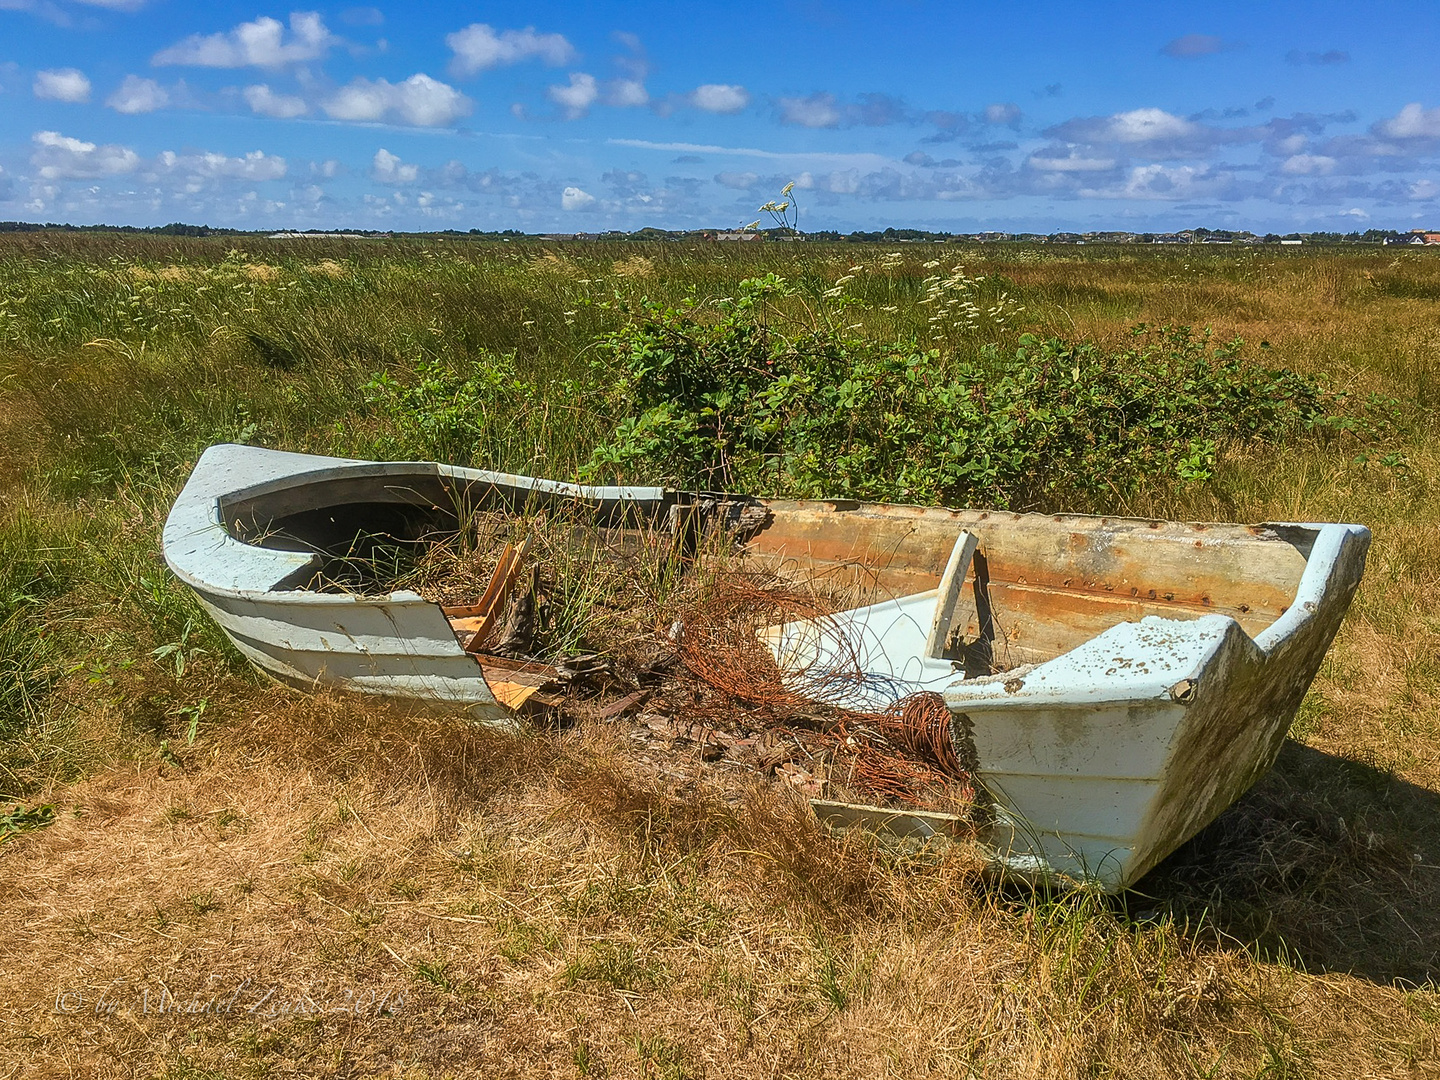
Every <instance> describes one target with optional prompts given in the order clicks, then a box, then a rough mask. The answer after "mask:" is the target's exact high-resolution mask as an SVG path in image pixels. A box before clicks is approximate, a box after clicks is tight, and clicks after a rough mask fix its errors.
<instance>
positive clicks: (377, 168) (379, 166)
mask: <svg viewBox="0 0 1440 1080" xmlns="http://www.w3.org/2000/svg"><path fill="white" fill-rule="evenodd" d="M419 177H420V166H418V165H406V164H405V163H404V162H402V161H401V160H400V158H399V156H398V155H396V154H392V153H390V151H389V150H386V149H385V148H384V147H383V146H382V147H381V148H380V149H379V150H376V151H375V159H374V161H372V162H371V164H370V178H371V179H372V180H375V181H377V182H379V183H381V184H413V183H414V182H415V181H416V180H417V179H419Z"/></svg>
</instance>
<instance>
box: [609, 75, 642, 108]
mask: <svg viewBox="0 0 1440 1080" xmlns="http://www.w3.org/2000/svg"><path fill="white" fill-rule="evenodd" d="M649 103H650V94H649V93H648V92H647V91H646V89H645V84H644V83H642V82H640V81H639V80H638V79H615V80H614V81H613V82H610V83H607V84H606V86H605V104H606V105H614V106H615V107H616V108H621V109H624V108H633V107H636V106H639V105H648V104H649Z"/></svg>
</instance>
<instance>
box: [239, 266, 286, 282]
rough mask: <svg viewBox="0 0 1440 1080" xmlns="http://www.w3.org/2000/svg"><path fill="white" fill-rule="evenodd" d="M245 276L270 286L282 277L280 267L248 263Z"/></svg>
mask: <svg viewBox="0 0 1440 1080" xmlns="http://www.w3.org/2000/svg"><path fill="white" fill-rule="evenodd" d="M244 274H245V276H246V277H247V278H249V279H250V280H251V281H254V282H258V283H260V284H265V285H268V284H269V283H270V282H272V281H275V280H277V279H278V278H279V277H280V267H278V266H275V265H273V264H271V263H246V264H245V269H244Z"/></svg>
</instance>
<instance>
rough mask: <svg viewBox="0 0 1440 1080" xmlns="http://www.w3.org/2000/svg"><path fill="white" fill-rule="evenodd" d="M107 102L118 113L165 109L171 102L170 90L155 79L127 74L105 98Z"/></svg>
mask: <svg viewBox="0 0 1440 1080" xmlns="http://www.w3.org/2000/svg"><path fill="white" fill-rule="evenodd" d="M105 104H106V105H108V106H109V107H110V108H112V109H114V110H115V111H116V112H118V113H125V114H126V115H127V116H134V115H136V114H138V113H148V112H154V111H155V110H156V109H163V108H164V107H165V106H166V105H168V104H170V92H169V91H168V90H166V89H165V88H164V87H163V86H161V85H160V84H159V83H157V82H156V81H155V80H154V79H142V78H140V76H138V75H126V76H125V81H124V82H122V83H121V84H120V86H119V87H118V88H117V89H116V91H115V92H114V93H113V94H111V95H110V96H109V97H108V98H106V99H105Z"/></svg>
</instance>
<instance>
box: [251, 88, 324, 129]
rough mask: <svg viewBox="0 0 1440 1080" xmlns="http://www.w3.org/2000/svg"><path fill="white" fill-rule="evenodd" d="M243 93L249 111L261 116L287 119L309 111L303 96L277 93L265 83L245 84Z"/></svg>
mask: <svg viewBox="0 0 1440 1080" xmlns="http://www.w3.org/2000/svg"><path fill="white" fill-rule="evenodd" d="M243 94H244V97H245V103H246V104H247V105H249V106H250V110H251V112H254V113H258V114H259V115H261V116H273V117H276V118H277V119H280V120H289V119H292V118H293V117H296V116H304V115H305V114H306V113H307V112H309V111H310V109H309V106H307V105H306V104H305V99H304V98H301V97H296V96H295V95H293V94H277V93H276V92H275V91H274V90H271V89H270V87H269V86H268V85H266V84H265V83H259V84H258V85H256V86H247V87H245V90H244V91H243Z"/></svg>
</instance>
